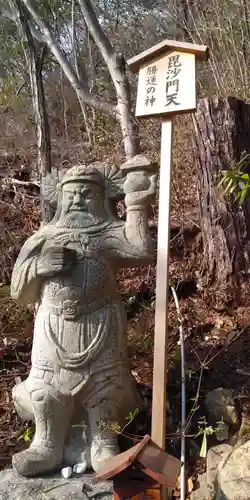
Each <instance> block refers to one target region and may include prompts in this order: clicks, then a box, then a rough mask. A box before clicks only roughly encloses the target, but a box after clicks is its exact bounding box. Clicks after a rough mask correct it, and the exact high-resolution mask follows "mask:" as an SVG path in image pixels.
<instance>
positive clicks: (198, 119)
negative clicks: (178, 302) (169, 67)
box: [193, 97, 250, 296]
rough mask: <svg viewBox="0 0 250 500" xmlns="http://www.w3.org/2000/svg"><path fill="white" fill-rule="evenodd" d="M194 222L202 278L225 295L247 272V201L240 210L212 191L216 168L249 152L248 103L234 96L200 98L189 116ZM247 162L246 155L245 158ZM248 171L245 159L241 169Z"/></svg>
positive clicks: (219, 191) (218, 170)
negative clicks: (197, 216)
mask: <svg viewBox="0 0 250 500" xmlns="http://www.w3.org/2000/svg"><path fill="white" fill-rule="evenodd" d="M193 125H194V134H193V147H194V157H195V163H196V168H197V181H198V197H199V210H200V224H201V232H202V238H203V253H204V259H203V266H202V273H201V274H202V275H203V276H204V275H205V276H206V278H207V279H208V281H209V282H210V283H216V285H217V287H218V288H219V289H220V290H224V291H225V293H226V295H227V296H229V295H230V293H232V292H233V293H234V292H235V291H236V290H237V287H238V284H239V282H240V278H241V277H243V276H244V275H246V274H247V273H249V255H250V252H249V237H250V223H249V222H248V221H249V220H250V219H249V217H250V201H249V196H248V199H247V200H246V202H245V204H244V206H243V208H241V207H240V206H239V204H238V202H237V201H234V198H233V196H231V197H224V196H223V190H222V188H219V187H218V183H219V181H220V174H221V172H222V170H230V169H232V168H233V167H234V166H236V165H237V162H239V160H240V159H241V157H242V154H243V153H244V154H245V153H247V154H250V141H249V130H250V105H249V104H246V103H244V102H243V101H240V100H238V99H236V98H233V97H229V98H227V99H226V98H219V99H218V98H213V99H210V100H209V99H202V100H200V102H199V104H198V109H197V113H196V114H195V115H194V117H193ZM249 158H250V157H249ZM244 170H245V171H246V172H248V171H249V172H250V161H249V164H248V165H246V168H245V169H244Z"/></svg>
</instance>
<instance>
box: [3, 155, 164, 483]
mask: <svg viewBox="0 0 250 500" xmlns="http://www.w3.org/2000/svg"><path fill="white" fill-rule="evenodd" d="M145 160H146V159H145V158H144V157H141V156H140V155H138V156H137V157H135V159H133V160H130V161H128V162H126V163H125V164H124V165H123V169H120V170H119V171H118V170H116V169H115V168H114V167H113V169H110V170H109V175H106V176H105V169H100V168H97V167H95V166H94V165H95V164H92V165H89V166H87V167H86V166H85V165H79V166H76V167H73V168H71V169H70V170H68V171H67V172H66V173H65V175H64V176H63V178H62V180H61V182H60V183H59V185H58V188H57V190H56V193H57V209H56V213H55V216H54V218H53V220H52V221H51V222H50V223H48V224H46V225H44V226H42V227H41V228H40V229H39V230H38V231H37V232H36V233H35V234H33V235H32V236H31V237H30V238H29V239H28V240H27V241H26V243H25V244H24V245H23V247H22V249H21V251H20V254H19V256H18V258H17V261H16V264H15V267H14V270H13V275H12V282H11V295H12V297H13V298H15V299H18V300H19V301H20V302H21V303H23V304H30V303H35V304H36V319H35V327H34V340H33V348H32V367H31V370H30V374H29V376H28V378H27V379H26V380H25V381H24V382H22V383H20V384H18V385H16V386H15V387H14V389H13V400H14V405H15V408H16V410H17V412H18V413H19V415H20V417H21V418H22V419H26V420H33V421H34V422H35V427H36V430H35V436H34V438H33V441H32V443H31V445H30V447H29V448H28V449H27V450H24V451H21V452H20V453H17V454H15V455H14V456H13V467H14V468H15V469H16V470H17V472H18V473H19V474H21V475H23V476H34V475H37V474H40V473H44V472H48V471H53V470H55V469H57V468H58V467H60V465H61V464H65V465H73V464H74V463H77V462H83V461H84V460H85V461H86V462H87V464H88V467H92V468H93V469H94V470H95V471H98V470H100V468H101V466H102V464H103V462H104V461H105V460H106V459H108V458H111V457H113V456H115V455H116V454H118V453H119V450H118V445H117V435H116V434H115V433H114V432H113V431H112V428H111V426H112V424H114V423H121V422H122V421H123V419H124V418H125V417H126V416H127V415H128V414H129V412H130V411H134V410H135V409H136V408H138V407H140V404H141V401H140V399H139V396H138V394H137V391H136V387H135V384H134V381H133V378H132V376H131V373H130V370H129V366H128V361H127V352H126V314H125V310H124V307H123V304H122V302H121V299H120V297H119V295H118V293H117V291H116V271H117V270H118V269H119V268H122V267H129V266H133V267H135V266H137V265H142V264H147V263H149V262H150V261H151V259H152V241H151V237H150V234H149V231H148V215H147V210H148V207H149V205H150V203H151V201H152V197H153V196H154V194H155V189H156V177H155V175H154V174H153V173H152V172H153V171H152V169H151V170H150V164H149V162H148V161H145ZM110 172H111V174H112V175H111V174H110ZM123 172H125V173H126V177H125V178H124V176H123V175H122V174H123ZM106 174H107V172H106ZM112 179H115V182H117V180H119V182H120V183H122V184H121V185H123V190H124V194H125V205H126V222H123V221H121V220H120V219H119V218H118V217H117V216H115V215H114V212H113V211H112V210H111V203H110V199H109V191H110V185H111V184H112ZM124 179H125V182H124ZM83 415H85V417H84V418H85V422H86V428H87V430H86V436H87V437H86V439H85V440H84V439H83V438H82V436H81V434H82V429H80V433H79V429H77V430H76V425H73V424H75V423H77V422H78V423H79V421H81V420H82V417H83ZM77 433H78V434H77Z"/></svg>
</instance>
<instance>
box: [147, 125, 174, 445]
mask: <svg viewBox="0 0 250 500" xmlns="http://www.w3.org/2000/svg"><path fill="white" fill-rule="evenodd" d="M172 138H173V126H172V120H171V119H169V120H165V121H164V122H163V123H162V129H161V162H160V194H159V212H158V213H159V219H158V246H157V267H156V304H155V336H154V373H153V407H152V431H151V437H152V440H153V441H154V442H155V443H156V444H157V445H158V446H160V447H161V448H163V449H165V434H166V382H167V350H168V286H169V284H168V267H169V242H170V208H171V170H172V168H171V167H172Z"/></svg>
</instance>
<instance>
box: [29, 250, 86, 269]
mask: <svg viewBox="0 0 250 500" xmlns="http://www.w3.org/2000/svg"><path fill="white" fill-rule="evenodd" d="M75 261H76V252H75V251H74V250H71V249H69V248H65V247H50V248H46V249H45V250H44V251H43V252H42V254H41V255H40V257H39V258H38V262H37V272H38V274H39V275H40V276H43V275H44V276H50V275H53V274H57V273H60V272H62V271H68V270H69V269H71V268H72V266H73V265H74V263H75Z"/></svg>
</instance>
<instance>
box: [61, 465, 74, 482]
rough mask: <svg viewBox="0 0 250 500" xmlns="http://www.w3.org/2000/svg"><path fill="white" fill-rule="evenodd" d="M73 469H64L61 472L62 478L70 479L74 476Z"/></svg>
mask: <svg viewBox="0 0 250 500" xmlns="http://www.w3.org/2000/svg"><path fill="white" fill-rule="evenodd" d="M72 473H73V471H72V467H64V468H63V469H62V470H61V475H62V477H64V479H69V477H71V476H72Z"/></svg>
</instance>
